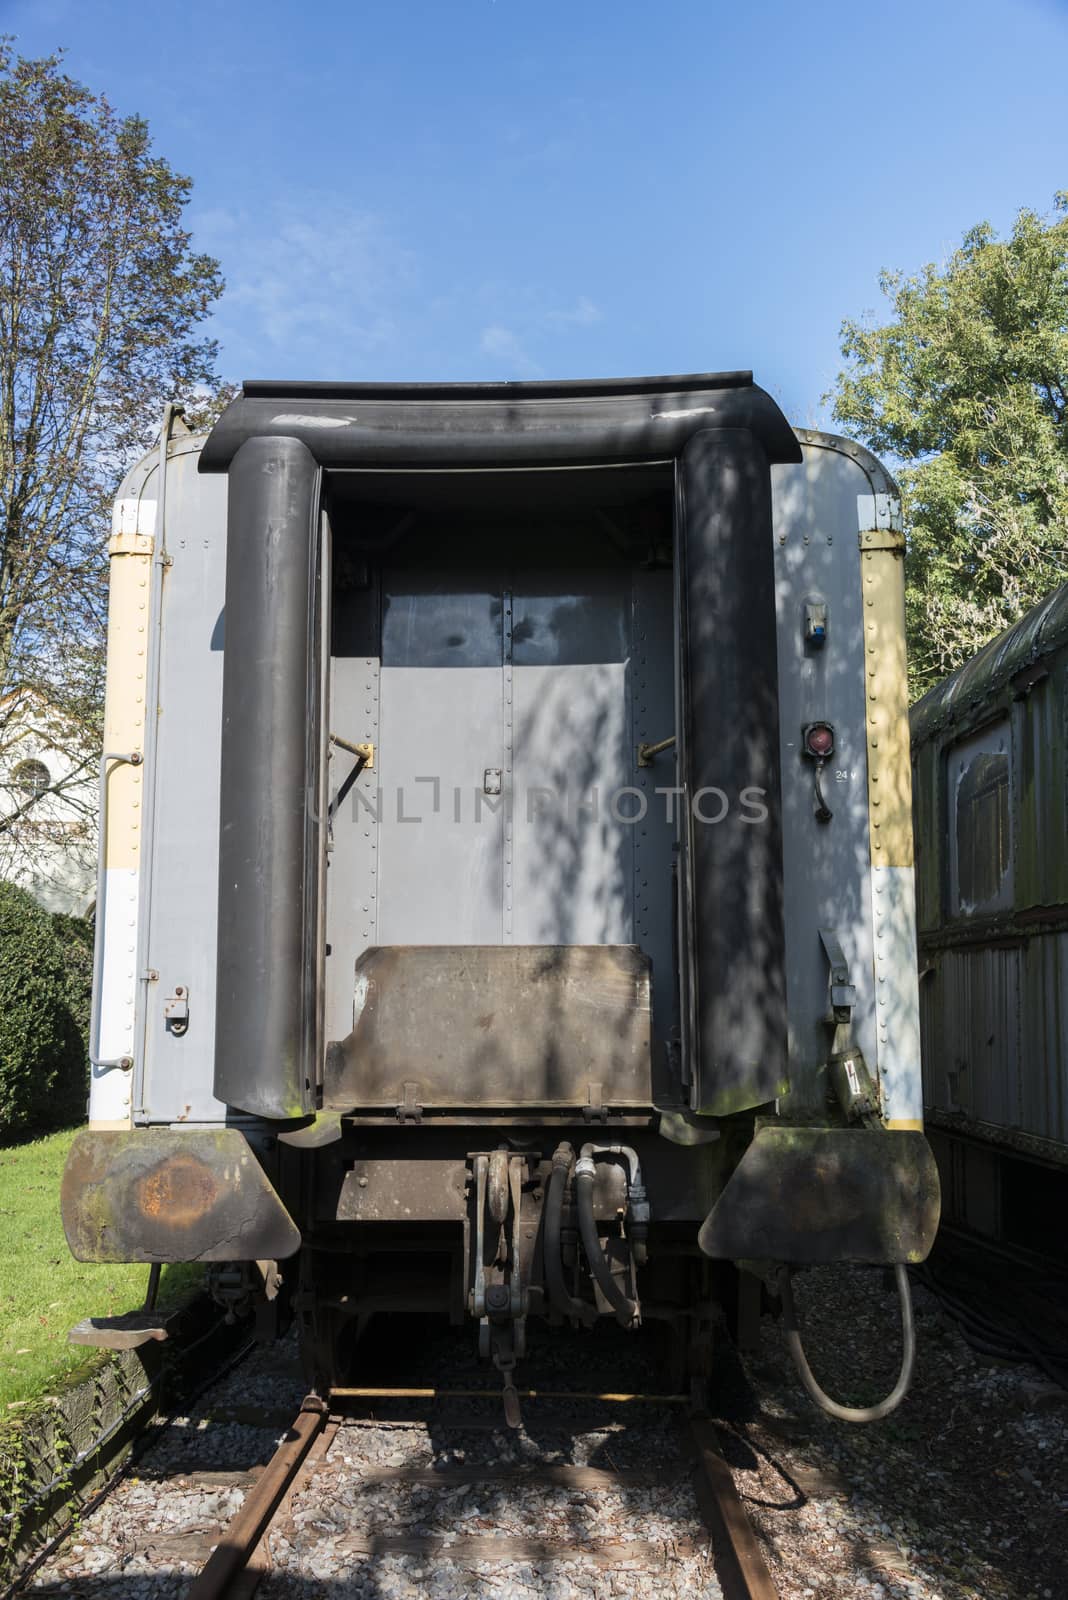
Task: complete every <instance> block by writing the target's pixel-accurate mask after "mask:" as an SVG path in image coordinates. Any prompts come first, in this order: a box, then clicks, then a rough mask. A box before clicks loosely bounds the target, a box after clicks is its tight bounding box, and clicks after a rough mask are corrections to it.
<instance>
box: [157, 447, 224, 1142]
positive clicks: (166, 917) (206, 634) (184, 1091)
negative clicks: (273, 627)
mask: <svg viewBox="0 0 1068 1600" xmlns="http://www.w3.org/2000/svg"><path fill="white" fill-rule="evenodd" d="M198 445H199V441H197V442H190V441H181V442H180V443H179V444H178V445H177V446H175V447H172V449H173V453H172V455H171V458H170V461H169V464H168V469H167V473H168V481H167V528H166V530H165V535H166V549H167V554H168V556H169V557H170V565H169V566H168V567H167V568H166V572H165V578H164V584H163V604H162V616H161V631H160V656H159V691H158V707H159V711H158V734H157V745H156V757H155V766H156V772H155V781H156V795H155V816H154V826H153V830H152V836H151V838H150V839H149V840H148V841H147V850H146V852H145V854H146V857H147V858H148V861H149V863H150V870H151V873H152V900H151V914H150V921H149V927H148V937H147V944H146V950H147V965H148V968H149V970H151V971H153V972H155V973H157V974H158V977H157V978H156V979H154V980H153V981H151V982H149V983H148V984H147V985H146V989H145V992H146V995H147V1008H146V1028H145V1076H144V1085H143V1092H142V1114H143V1116H144V1118H145V1120H147V1121H150V1122H179V1121H186V1120H189V1121H194V1122H195V1121H211V1120H214V1119H218V1118H221V1117H222V1115H223V1111H224V1108H223V1107H222V1105H221V1104H220V1102H219V1101H218V1100H217V1099H216V1098H215V1094H214V1092H213V1086H212V1079H213V1071H214V1060H215V982H216V971H215V967H216V919H217V914H218V897H219V763H220V734H221V728H222V678H223V651H222V643H223V639H222V628H223V600H224V591H225V583H226V485H225V481H224V480H222V479H219V480H215V481H213V480H211V479H208V478H204V477H200V476H198V475H197V451H198ZM179 986H181V987H183V988H184V989H185V990H186V993H187V994H188V997H189V1026H188V1029H187V1031H186V1032H185V1033H184V1034H178V1033H174V1032H172V1031H171V1030H170V1029H169V1028H168V1027H167V1025H166V1019H165V1016H164V1007H165V1003H166V1000H167V998H168V997H169V996H172V995H174V994H175V991H176V989H177V988H178V987H179Z"/></svg>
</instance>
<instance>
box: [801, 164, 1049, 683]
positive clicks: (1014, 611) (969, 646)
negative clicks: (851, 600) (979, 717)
mask: <svg viewBox="0 0 1068 1600" xmlns="http://www.w3.org/2000/svg"><path fill="white" fill-rule="evenodd" d="M880 286H881V288H882V291H883V293H884V295H885V296H886V297H887V298H888V300H889V301H890V302H891V305H892V308H893V316H892V318H891V320H890V321H888V322H886V323H884V324H882V325H878V326H877V325H874V324H866V323H860V322H851V321H849V322H845V323H844V324H843V327H842V354H843V355H844V356H845V357H846V359H847V361H848V362H849V366H848V368H847V370H846V371H844V372H842V373H840V374H839V378H838V384H837V388H836V390H835V393H834V396H833V399H834V416H835V419H836V421H837V422H839V423H841V424H842V425H843V426H844V427H845V429H846V431H847V432H849V433H850V434H852V435H853V436H854V437H856V438H859V439H861V440H863V441H864V443H865V444H867V445H868V446H869V447H870V448H871V449H872V450H874V451H876V452H877V453H878V454H879V455H882V456H885V457H888V458H892V459H893V461H894V462H895V463H896V464H898V466H897V472H898V478H899V482H900V485H901V490H902V497H903V504H904V512H905V526H906V531H907V534H908V541H909V545H908V562H907V567H906V573H907V580H906V581H907V613H908V627H909V651H910V673H911V678H912V688H913V690H914V692H915V693H917V694H922V693H923V692H924V691H925V690H926V689H928V688H930V687H931V685H932V684H934V683H936V682H938V680H939V679H940V678H942V677H944V676H945V675H946V674H947V673H949V672H952V671H953V670H954V669H955V668H956V667H958V666H959V665H961V664H962V663H963V662H964V661H966V660H968V658H969V657H970V656H972V655H973V654H974V653H975V651H976V650H978V649H979V648H980V647H981V646H982V645H983V644H985V643H986V642H987V640H989V639H990V638H992V637H993V636H994V635H995V634H997V633H999V632H1001V630H1002V629H1003V628H1006V627H1008V626H1009V625H1010V624H1011V623H1013V622H1015V621H1016V620H1017V619H1018V618H1019V617H1020V616H1021V615H1022V614H1023V612H1024V611H1026V610H1027V609H1028V608H1029V607H1030V606H1032V605H1033V604H1034V603H1035V602H1036V601H1037V600H1039V599H1040V598H1041V597H1042V596H1043V595H1044V594H1047V593H1048V592H1049V591H1050V590H1051V589H1053V588H1055V587H1057V585H1059V584H1061V583H1063V582H1064V581H1065V578H1068V194H1060V195H1058V196H1057V197H1056V200H1055V209H1054V212H1053V214H1052V216H1051V217H1049V218H1043V217H1040V216H1037V215H1036V214H1035V213H1034V212H1032V211H1021V212H1020V214H1019V216H1018V217H1017V219H1016V223H1015V226H1014V227H1013V230H1012V233H1011V236H1010V237H1009V238H1008V239H1004V240H1001V239H998V238H997V237H996V236H995V234H994V231H993V229H992V228H991V227H990V226H989V224H987V223H981V224H979V226H978V227H975V228H972V229H971V231H970V232H969V233H968V234H967V235H966V236H965V238H964V240H963V242H962V243H961V245H960V247H959V249H957V250H955V251H954V252H953V254H952V256H951V257H950V259H949V261H948V262H947V263H946V265H945V266H944V267H942V268H938V267H935V266H932V265H929V266H926V267H925V268H924V269H923V271H922V272H921V273H920V274H918V275H917V276H915V277H905V276H903V275H902V274H901V273H890V272H888V273H884V274H883V275H882V278H881V280H880ZM828 398H831V397H828Z"/></svg>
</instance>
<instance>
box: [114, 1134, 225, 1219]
mask: <svg viewBox="0 0 1068 1600" xmlns="http://www.w3.org/2000/svg"><path fill="white" fill-rule="evenodd" d="M218 1197H219V1185H218V1182H217V1181H216V1178H215V1174H214V1173H213V1172H212V1170H211V1168H210V1167H208V1166H206V1165H205V1163H204V1162H203V1161H199V1160H198V1159H197V1157H196V1156H194V1155H191V1154H190V1153H189V1152H188V1151H185V1150H183V1151H179V1153H178V1154H177V1155H173V1156H168V1157H167V1158H166V1159H165V1160H163V1161H161V1162H160V1163H159V1165H158V1166H156V1167H153V1168H152V1170H151V1172H146V1173H145V1176H144V1177H143V1178H141V1179H140V1180H139V1182H138V1183H137V1185H136V1187H135V1190H134V1203H135V1204H136V1206H137V1209H138V1211H140V1213H141V1214H142V1216H145V1217H151V1218H153V1220H155V1221H159V1222H163V1223H165V1224H170V1226H172V1227H174V1228H188V1227H190V1226H191V1225H192V1224H193V1223H195V1222H199V1220H200V1219H201V1217H203V1216H206V1214H207V1213H208V1212H209V1211H210V1210H211V1208H212V1207H213V1206H214V1204H215V1202H216V1200H217V1199H218Z"/></svg>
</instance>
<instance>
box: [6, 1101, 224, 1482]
mask: <svg viewBox="0 0 1068 1600" xmlns="http://www.w3.org/2000/svg"><path fill="white" fill-rule="evenodd" d="M73 1139H74V1130H72V1129H67V1130H65V1131H63V1132H62V1133H51V1134H48V1135H47V1137H45V1138H43V1139H35V1140H33V1141H30V1140H24V1141H23V1142H21V1143H19V1144H13V1145H10V1146H8V1147H6V1148H5V1147H4V1146H3V1145H2V1144H0V1228H2V1229H3V1238H4V1249H3V1251H2V1252H0V1418H3V1417H4V1416H8V1417H10V1418H12V1419H18V1418H20V1417H21V1416H24V1415H25V1413H24V1412H23V1411H22V1410H21V1409H11V1408H12V1407H13V1406H19V1407H20V1408H21V1405H22V1403H23V1402H27V1401H33V1400H34V1399H35V1398H36V1397H37V1396H39V1395H41V1394H42V1393H45V1394H47V1393H52V1394H55V1393H57V1392H59V1390H60V1389H62V1388H63V1387H64V1386H65V1385H66V1383H67V1382H68V1381H69V1380H70V1379H71V1378H72V1377H75V1378H80V1377H81V1376H83V1374H84V1371H85V1368H86V1364H87V1362H89V1363H91V1364H92V1365H98V1364H99V1360H100V1357H99V1354H98V1353H93V1352H89V1351H87V1350H86V1348H85V1346H84V1345H74V1344H68V1343H67V1330H68V1328H71V1327H73V1325H74V1324H75V1323H76V1322H80V1321H81V1320H82V1318H83V1317H89V1316H93V1317H115V1316H119V1315H121V1314H122V1312H124V1311H134V1310H136V1309H137V1307H138V1306H139V1305H140V1304H141V1302H142V1301H143V1300H144V1297H145V1287H146V1284H147V1282H148V1268H147V1267H145V1266H119V1265H116V1264H114V1263H100V1262H84V1261H75V1259H74V1257H73V1256H72V1255H71V1253H70V1250H69V1249H68V1247H67V1241H66V1239H65V1238H64V1237H63V1224H62V1222H61V1221H60V1216H59V1186H60V1181H61V1179H62V1176H63V1168H64V1165H65V1163H66V1160H67V1155H68V1152H69V1151H70V1147H71V1143H72V1141H73ZM203 1279H204V1268H203V1266H200V1265H197V1264H196V1263H189V1264H186V1263H181V1264H179V1265H176V1266H169V1267H164V1269H163V1278H162V1282H161V1285H160V1295H159V1304H160V1307H161V1309H163V1310H165V1311H169V1310H173V1309H174V1308H175V1307H176V1306H178V1305H181V1304H183V1303H184V1302H186V1301H188V1300H189V1299H190V1298H191V1297H192V1296H193V1295H194V1294H195V1293H196V1292H197V1291H198V1290H199V1289H200V1288H201V1287H202V1285H203ZM2 1435H3V1429H2V1425H0V1499H2V1481H3V1468H2V1459H3V1438H2Z"/></svg>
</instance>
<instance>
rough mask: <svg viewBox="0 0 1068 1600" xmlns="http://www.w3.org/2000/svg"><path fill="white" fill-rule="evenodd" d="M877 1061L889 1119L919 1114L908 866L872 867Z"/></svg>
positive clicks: (912, 887)
mask: <svg viewBox="0 0 1068 1600" xmlns="http://www.w3.org/2000/svg"><path fill="white" fill-rule="evenodd" d="M872 904H873V907H874V912H875V1000H876V1024H877V1030H878V1044H877V1060H878V1064H879V1078H880V1081H881V1084H882V1094H883V1114H884V1116H885V1117H886V1119H887V1121H892V1122H901V1121H919V1120H920V1119H921V1118H922V1117H923V1085H922V1081H921V1076H920V998H919V988H918V983H917V976H916V883H915V876H914V874H913V870H912V868H911V867H873V868H872Z"/></svg>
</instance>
